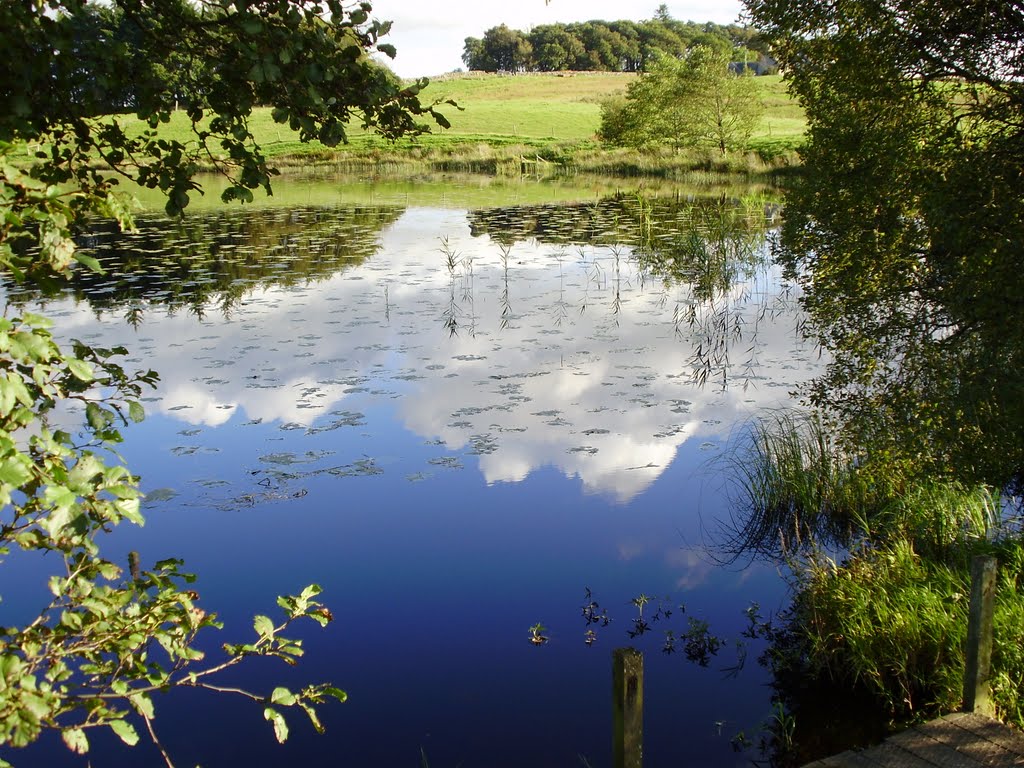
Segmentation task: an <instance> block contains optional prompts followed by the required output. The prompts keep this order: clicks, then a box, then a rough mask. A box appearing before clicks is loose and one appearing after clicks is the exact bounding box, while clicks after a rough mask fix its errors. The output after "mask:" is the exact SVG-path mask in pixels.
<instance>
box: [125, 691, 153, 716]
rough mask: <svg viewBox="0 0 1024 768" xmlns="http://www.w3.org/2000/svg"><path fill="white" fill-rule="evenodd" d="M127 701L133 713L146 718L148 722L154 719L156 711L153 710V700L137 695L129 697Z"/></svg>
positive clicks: (143, 694)
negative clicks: (133, 710)
mask: <svg viewBox="0 0 1024 768" xmlns="http://www.w3.org/2000/svg"><path fill="white" fill-rule="evenodd" d="M128 701H129V702H131V705H132V706H133V707H134V708H135V711H136V712H138V713H139V714H140V715H142V716H143V717H148V718H149V719H150V720H152V719H153V718H154V717H156V711H155V710H154V709H153V700H152V699H151V698H149V695H148V694H145V693H137V694H135V695H133V696H129V697H128Z"/></svg>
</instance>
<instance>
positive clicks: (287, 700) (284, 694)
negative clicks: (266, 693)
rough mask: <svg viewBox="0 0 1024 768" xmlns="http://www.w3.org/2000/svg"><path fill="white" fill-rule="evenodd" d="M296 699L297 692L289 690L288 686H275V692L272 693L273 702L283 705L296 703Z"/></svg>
mask: <svg viewBox="0 0 1024 768" xmlns="http://www.w3.org/2000/svg"><path fill="white" fill-rule="evenodd" d="M295 701H296V697H295V694H294V693H292V692H291V691H289V690H288V689H287V688H282V687H278V688H275V689H274V692H273V693H271V694H270V703H271V704H277V705H279V706H282V707H290V706H293V705H294V704H295Z"/></svg>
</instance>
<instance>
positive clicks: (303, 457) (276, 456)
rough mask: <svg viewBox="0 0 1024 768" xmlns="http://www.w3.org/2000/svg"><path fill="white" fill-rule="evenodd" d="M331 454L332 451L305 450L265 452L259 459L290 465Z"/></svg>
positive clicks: (265, 461) (308, 462)
mask: <svg viewBox="0 0 1024 768" xmlns="http://www.w3.org/2000/svg"><path fill="white" fill-rule="evenodd" d="M333 455H334V451H306V452H305V453H303V454H297V453H271V454H267V455H266V456H260V461H262V462H263V463H264V464H277V465H280V466H291V465H295V464H310V463H312V462H314V461H320V459H323V458H325V457H327V456H333Z"/></svg>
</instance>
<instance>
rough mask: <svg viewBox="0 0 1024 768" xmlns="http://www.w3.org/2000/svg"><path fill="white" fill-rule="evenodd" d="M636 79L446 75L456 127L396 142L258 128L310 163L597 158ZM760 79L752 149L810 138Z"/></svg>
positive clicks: (270, 144)
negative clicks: (328, 143)
mask: <svg viewBox="0 0 1024 768" xmlns="http://www.w3.org/2000/svg"><path fill="white" fill-rule="evenodd" d="M635 77H636V75H632V74H626V73H613V72H592V73H588V72H571V73H570V72H567V73H543V74H541V73H538V74H523V75H500V74H481V73H468V74H462V75H451V76H446V77H444V78H439V79H437V80H435V81H434V82H432V83H431V84H430V85H429V86H428V87H427V88H426V89H425V90H424V92H423V99H424V100H431V101H432V100H435V99H436V100H439V101H446V100H453V101H455V102H456V103H457V104H458V105H459V108H456V107H451V106H445V107H443V109H442V111H443V113H444V114H445V116H446V117H447V118H448V119H449V120H450V121H451V125H452V127H451V129H449V130H441V129H439V128H437V127H435V128H434V130H433V132H432V133H431V134H429V135H425V136H421V137H418V138H417V139H416V140H414V141H413V140H404V141H401V142H399V143H397V144H395V145H391V144H388V143H387V142H385V141H383V140H381V139H380V138H378V137H376V136H374V135H372V134H368V133H366V132H364V131H363V130H362V128H360V127H359V126H358V125H354V126H352V128H351V130H350V136H349V138H350V143H349V144H348V145H345V146H342V147H339V148H337V149H336V150H329V149H327V148H325V147H323V146H322V145H320V144H318V143H316V142H313V143H311V144H302V143H300V142H299V141H298V139H297V137H296V135H295V134H294V133H293V132H292V131H290V130H289V129H288V128H287V126H283V125H279V124H277V123H274V121H273V120H272V119H271V116H270V110H269V109H266V108H264V109H257V110H256V112H255V113H254V115H253V117H252V120H251V127H252V130H253V133H254V134H255V136H256V139H257V141H258V142H259V143H260V144H261V145H262V146H263V148H264V150H265V151H266V153H267V155H268V156H269V157H272V158H275V159H276V161H277V162H279V163H283V164H285V165H287V164H288V163H289V162H290V161H293V162H296V163H299V164H305V163H308V162H309V161H310V160H311V159H313V158H314V157H315V158H317V159H322V160H326V161H336V162H342V163H344V162H350V161H353V160H355V159H357V158H359V159H361V160H363V161H367V160H372V161H374V162H386V161H391V162H397V163H402V162H423V161H430V162H436V161H437V160H438V158H446V157H455V156H461V157H464V158H466V160H467V163H468V165H464V166H460V169H463V170H469V169H473V168H474V167H475V166H474V162H475V161H474V158H476V159H478V160H480V161H481V162H483V163H484V166H486V165H487V164H488V163H491V162H492V161H493V160H494V158H496V157H501V156H503V155H506V156H511V155H513V154H516V155H517V156H518V155H521V154H523V153H524V152H525V153H527V154H529V153H540V154H542V155H549V156H552V157H556V158H559V159H561V158H564V157H565V156H566V154H579V153H585V154H587V155H588V156H591V157H592V156H594V154H595V153H597V154H603V153H602V152H601V147H600V145H599V143H598V142H597V141H596V138H595V134H596V132H597V129H598V126H599V124H600V102H601V100H602V99H603V98H605V97H607V96H609V95H612V94H615V93H621V92H623V91H625V89H626V86H627V85H628V84H629V83H630V82H631V81H632V79H633V78H635ZM757 83H758V85H759V86H760V87H761V95H762V98H763V99H764V101H765V104H766V106H767V111H766V114H765V118H764V120H763V121H762V125H761V128H760V130H759V131H758V133H757V135H756V136H755V137H754V142H753V147H752V148H753V149H754V150H758V151H761V153H762V154H766V153H767V154H773V153H778V152H784V151H787V150H791V149H792V148H793V147H794V146H796V145H797V144H798V143H799V142H800V140H801V138H802V135H803V130H804V119H803V113H802V111H801V109H800V107H799V106H798V105H797V104H796V102H795V101H794V100H793V99H792V98H791V97H790V96H789V94H788V93H787V92H786V88H785V84H784V83H783V82H782V79H781V78H780V77H779V76H766V77H759V78H757ZM118 119H119V120H122V121H123V122H126V124H127V127H128V128H129V130H138V131H141V130H142V128H143V126H142V125H141V124H140V123H138V122H137V121H135V119H134V118H132V117H121V118H118ZM169 128H170V129H171V132H173V133H174V134H177V137H178V138H180V139H183V140H184V139H187V138H188V136H189V135H191V132H190V129H189V126H188V122H187V119H186V117H185V115H184V113H179V114H175V115H174V116H172V120H171V125H170V126H169ZM517 153H518V154H517ZM610 154H614V153H610ZM645 155H646V156H651V155H652V153H645ZM485 169H486V168H485Z"/></svg>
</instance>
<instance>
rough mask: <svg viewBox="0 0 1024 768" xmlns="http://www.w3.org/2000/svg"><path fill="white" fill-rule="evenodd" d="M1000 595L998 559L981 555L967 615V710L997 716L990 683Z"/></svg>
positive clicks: (973, 564)
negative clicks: (993, 618)
mask: <svg viewBox="0 0 1024 768" xmlns="http://www.w3.org/2000/svg"><path fill="white" fill-rule="evenodd" d="M995 596H996V559H995V558H994V557H992V556H991V555H977V556H975V557H974V558H973V559H972V560H971V605H970V609H969V610H970V614H969V615H968V617H967V652H966V657H967V658H966V664H965V668H964V712H977V713H978V714H979V715H986V716H988V717H994V716H995V713H996V709H995V705H994V704H993V703H992V697H991V688H990V686H989V668H990V667H991V663H992V615H993V610H994V606H995Z"/></svg>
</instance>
